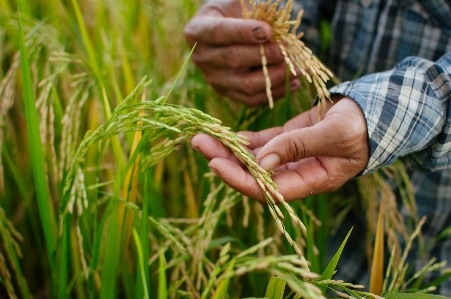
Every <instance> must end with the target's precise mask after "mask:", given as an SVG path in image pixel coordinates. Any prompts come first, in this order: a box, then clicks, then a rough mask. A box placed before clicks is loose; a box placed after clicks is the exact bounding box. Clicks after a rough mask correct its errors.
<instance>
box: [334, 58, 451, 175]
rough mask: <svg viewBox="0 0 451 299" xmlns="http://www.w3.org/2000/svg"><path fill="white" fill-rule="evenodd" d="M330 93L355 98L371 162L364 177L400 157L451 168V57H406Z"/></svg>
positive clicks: (427, 166)
mask: <svg viewBox="0 0 451 299" xmlns="http://www.w3.org/2000/svg"><path fill="white" fill-rule="evenodd" d="M330 92H331V94H342V95H345V96H347V97H349V98H351V99H353V100H355V101H356V102H357V104H358V105H359V106H360V107H361V109H362V111H363V113H364V115H365V118H366V122H367V127H368V140H369V149H370V159H369V161H368V164H367V167H366V169H365V170H364V172H363V173H362V174H367V173H371V172H374V171H375V170H377V169H378V168H381V167H384V166H387V165H390V164H392V163H393V162H394V161H395V160H396V159H397V158H400V157H403V158H406V159H413V160H414V161H415V162H416V163H418V165H419V166H420V167H422V168H425V169H428V170H431V171H434V170H440V169H450V168H451V107H450V98H451V53H448V54H446V55H445V56H443V57H442V58H441V59H439V60H438V61H436V62H432V61H429V60H425V59H421V58H418V57H408V58H406V59H404V60H403V61H402V62H401V63H399V64H398V65H397V66H396V67H395V68H394V69H393V70H390V71H387V72H382V73H376V74H372V75H367V76H364V77H362V78H360V79H358V80H355V81H348V82H345V83H343V84H339V85H337V86H335V87H333V88H331V89H330Z"/></svg>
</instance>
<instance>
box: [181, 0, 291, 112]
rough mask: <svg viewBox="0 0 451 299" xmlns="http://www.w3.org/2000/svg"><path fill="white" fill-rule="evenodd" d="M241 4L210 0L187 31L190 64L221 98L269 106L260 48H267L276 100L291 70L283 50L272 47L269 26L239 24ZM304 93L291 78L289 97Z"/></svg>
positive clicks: (240, 20)
mask: <svg viewBox="0 0 451 299" xmlns="http://www.w3.org/2000/svg"><path fill="white" fill-rule="evenodd" d="M241 16H242V10H241V4H240V2H239V1H238V0H211V1H208V2H207V3H206V4H205V5H203V6H202V7H201V9H200V10H199V12H198V13H197V15H196V16H195V17H194V18H193V19H192V20H191V21H190V22H189V23H188V24H187V26H186V27H185V38H186V41H187V42H188V44H189V46H190V47H193V46H194V45H195V44H196V48H195V50H194V53H193V55H192V59H193V61H194V63H195V64H196V65H197V67H198V68H199V69H200V70H201V71H202V73H203V75H204V78H205V81H207V82H208V83H209V84H210V85H211V86H212V87H213V88H214V89H215V90H216V91H217V92H218V93H219V94H221V95H224V96H227V97H230V98H232V99H234V100H236V101H238V102H241V103H244V104H246V105H249V106H257V105H261V104H264V103H267V102H268V98H267V95H266V85H265V77H264V75H263V70H262V68H261V54H260V44H263V45H264V47H265V55H266V58H267V66H268V71H269V76H270V79H271V85H272V88H271V90H272V95H273V98H274V99H278V98H282V97H283V96H284V95H285V88H286V87H285V80H286V71H287V66H286V63H285V61H284V58H283V55H282V53H281V52H280V50H279V47H278V45H277V44H276V43H274V42H269V40H270V38H271V36H272V31H271V27H270V25H269V24H267V23H265V22H262V21H257V20H243V19H242V18H241ZM299 88H300V83H299V81H298V80H297V79H296V78H295V77H294V76H293V75H291V76H290V92H294V91H296V90H298V89H299Z"/></svg>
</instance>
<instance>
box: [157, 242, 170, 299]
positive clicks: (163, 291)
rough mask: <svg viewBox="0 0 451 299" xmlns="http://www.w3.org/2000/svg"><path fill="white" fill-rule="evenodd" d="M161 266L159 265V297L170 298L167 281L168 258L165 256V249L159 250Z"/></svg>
mask: <svg viewBox="0 0 451 299" xmlns="http://www.w3.org/2000/svg"><path fill="white" fill-rule="evenodd" d="M159 256H160V258H159V260H160V261H159V266H158V299H167V298H168V285H167V281H166V260H165V258H164V250H163V249H160V252H159Z"/></svg>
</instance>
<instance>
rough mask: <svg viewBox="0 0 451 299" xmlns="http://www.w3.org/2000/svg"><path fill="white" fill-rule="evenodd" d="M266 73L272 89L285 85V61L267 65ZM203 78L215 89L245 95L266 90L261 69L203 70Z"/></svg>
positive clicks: (252, 94) (256, 93) (253, 94)
mask: <svg viewBox="0 0 451 299" xmlns="http://www.w3.org/2000/svg"><path fill="white" fill-rule="evenodd" d="M268 73H269V78H270V81H271V87H272V88H273V89H277V88H279V87H285V82H286V81H285V80H286V64H285V63H283V64H279V65H275V66H270V67H268ZM204 78H205V80H206V81H207V82H208V83H209V84H211V85H212V86H213V87H214V88H216V89H220V90H227V91H229V92H236V93H240V94H243V95H246V96H255V95H258V94H260V93H265V92H266V81H265V76H264V74H263V70H262V69H259V70H255V71H249V70H246V71H241V72H237V71H234V70H230V71H223V72H217V71H213V72H211V73H210V72H205V73H204ZM290 83H291V82H290Z"/></svg>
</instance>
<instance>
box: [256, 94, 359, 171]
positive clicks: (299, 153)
mask: <svg viewBox="0 0 451 299" xmlns="http://www.w3.org/2000/svg"><path fill="white" fill-rule="evenodd" d="M351 101H352V100H351ZM354 104H355V103H354ZM361 117H363V116H361ZM366 144H367V141H366V123H365V120H364V118H363V119H361V118H360V117H353V115H352V114H343V113H334V114H332V115H330V116H328V117H326V118H325V119H324V120H323V121H321V122H319V123H317V124H316V125H314V126H311V127H308V128H301V129H294V130H291V131H289V132H286V133H282V134H280V135H279V136H276V137H275V138H273V139H272V140H271V141H269V142H268V143H267V144H266V145H265V146H264V147H263V148H262V149H261V150H260V151H259V153H258V155H257V161H259V163H260V166H261V167H263V168H264V169H271V168H273V167H276V166H278V165H281V164H285V163H289V162H295V161H299V160H301V159H304V158H308V157H315V156H329V157H348V158H355V159H364V158H365V156H366V153H364V152H365V151H366V150H365V148H366V147H365V146H366Z"/></svg>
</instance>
